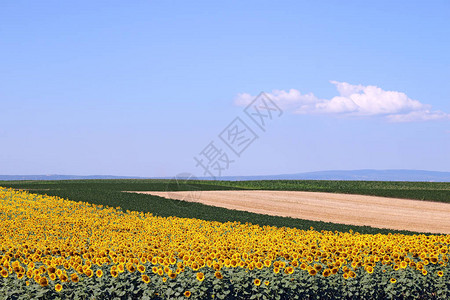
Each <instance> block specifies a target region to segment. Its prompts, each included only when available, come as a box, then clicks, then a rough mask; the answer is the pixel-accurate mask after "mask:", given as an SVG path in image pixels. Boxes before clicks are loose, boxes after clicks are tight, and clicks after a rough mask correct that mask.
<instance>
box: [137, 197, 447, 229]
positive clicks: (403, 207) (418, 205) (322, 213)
mask: <svg viewBox="0 0 450 300" xmlns="http://www.w3.org/2000/svg"><path fill="white" fill-rule="evenodd" d="M136 193H143V194H151V195H155V196H160V197H165V198H172V199H177V200H185V201H193V202H200V203H203V204H206V205H212V206H219V207H225V208H228V209H236V210H244V211H249V212H254V213H258V214H267V215H274V216H284V217H293V218H300V219H306V220H314V221H325V222H333V223H342V224H352V225H367V226H372V227H378V228H389V229H398V230H411V231H418V232H432V233H446V234H450V204H447V203H437V202H428V201H419V200H407V199H397V198H385V197H375V196H363V195H349V194H334V193H317V192H298V191H260V190H248V191H202V192H201V193H198V192H197V194H195V195H193V194H192V192H136Z"/></svg>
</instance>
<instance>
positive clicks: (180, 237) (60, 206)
mask: <svg viewBox="0 0 450 300" xmlns="http://www.w3.org/2000/svg"><path fill="white" fill-rule="evenodd" d="M418 217H420V216H418ZM449 243H450V236H448V235H425V234H417V235H403V234H360V233H357V232H352V231H349V232H337V231H335V232H332V231H315V230H313V229H312V228H311V229H310V230H300V229H296V228H287V227H271V226H259V225H253V224H250V223H239V222H227V223H221V222H213V221H203V220H198V219H189V218H178V217H157V216H154V215H152V214H150V213H142V212H135V211H128V210H127V211H122V210H121V209H120V207H117V208H114V207H106V206H102V205H94V204H89V203H86V202H74V201H70V200H67V199H63V198H59V197H51V196H46V195H38V194H32V193H29V192H26V191H21V190H13V189H7V188H0V275H1V276H0V299H30V298H31V299H188V298H191V299H449V298H450V268H449V266H448V255H449V253H448V248H449Z"/></svg>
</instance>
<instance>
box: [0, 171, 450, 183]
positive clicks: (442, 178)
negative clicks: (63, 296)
mask: <svg viewBox="0 0 450 300" xmlns="http://www.w3.org/2000/svg"><path fill="white" fill-rule="evenodd" d="M164 178H166V179H168V178H169V179H170V178H171V177H158V178H156V177H153V178H151V177H137V176H135V177H133V176H110V175H90V176H78V175H0V180H76V179H164ZM198 179H206V180H210V179H211V178H208V177H198ZM218 180H230V181H237V180H240V181H242V180H366V181H431V182H450V172H436V171H423V170H350V171H346V170H341V171H339V170H334V171H318V172H306V173H297V174H280V175H257V176H223V177H220V178H218Z"/></svg>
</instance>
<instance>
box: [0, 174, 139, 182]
mask: <svg viewBox="0 0 450 300" xmlns="http://www.w3.org/2000/svg"><path fill="white" fill-rule="evenodd" d="M133 178H134V179H136V178H142V179H143V178H144V177H131V176H112V175H89V176H79V175H0V180H3V181H4V180H76V179H133Z"/></svg>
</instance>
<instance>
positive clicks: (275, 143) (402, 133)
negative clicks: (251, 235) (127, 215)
mask: <svg viewBox="0 0 450 300" xmlns="http://www.w3.org/2000/svg"><path fill="white" fill-rule="evenodd" d="M449 15H450V3H449V2H448V1H395V2H394V1H320V2H319V1H276V2H275V1H223V2H222V3H219V2H218V1H204V2H200V1H190V2H186V1H39V2H36V1H2V2H1V3H0V57H1V64H0V107H1V109H0V145H1V147H0V174H11V175H14V174H24V175H26V174H78V175H88V174H110V175H131V176H172V175H175V174H177V173H180V172H191V173H193V174H195V175H196V176H201V175H203V170H202V168H200V167H196V162H195V160H194V156H195V157H200V156H202V155H203V154H201V152H202V151H203V150H205V149H207V146H208V145H209V143H210V142H213V144H214V145H215V147H216V148H217V149H221V150H222V151H221V155H223V154H227V156H228V158H229V160H233V162H232V163H231V164H229V166H228V167H229V168H228V169H226V170H223V171H222V173H221V174H220V175H258V174H280V173H296V172H304V171H317V170H330V169H346V170H350V169H368V168H372V169H425V170H436V171H450V159H449V153H450V117H449V114H450V99H449V95H450V84H449V77H450V76H449V75H450V54H449V53H450V19H449V18H448V16H449ZM261 91H264V92H266V93H267V95H268V97H270V99H272V101H273V102H274V103H275V104H277V105H278V107H279V108H280V109H281V110H282V111H283V114H282V115H281V116H280V117H276V118H275V117H274V119H273V120H272V121H271V122H269V123H270V124H269V123H268V124H267V128H266V130H265V132H263V131H262V130H260V128H258V127H257V126H256V123H254V122H253V121H251V120H250V119H249V118H248V116H247V115H246V114H245V113H244V112H243V110H244V108H245V105H247V104H248V103H249V102H250V101H251V100H252V99H253V98H254V97H255V96H257V95H258V94H259V93H260V92H261ZM236 117H240V118H241V120H242V121H243V122H244V123H245V124H247V126H249V127H250V128H251V129H252V130H253V131H254V133H255V134H256V135H257V136H258V138H257V139H256V140H255V141H254V142H253V143H251V144H249V145H248V147H247V148H246V149H245V151H243V152H242V153H241V155H240V156H239V157H238V156H236V155H235V154H234V153H233V152H232V151H231V150H230V148H229V147H228V146H227V145H226V144H225V143H224V142H223V141H222V140H221V139H220V138H219V137H218V135H219V134H220V133H221V132H222V131H223V130H224V129H225V128H228V127H227V126H228V125H229V124H230V122H232V121H233V120H234V119H235V118H236ZM203 152H204V151H203ZM218 157H222V156H218ZM210 170H212V169H210ZM216 175H218V174H216Z"/></svg>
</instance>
